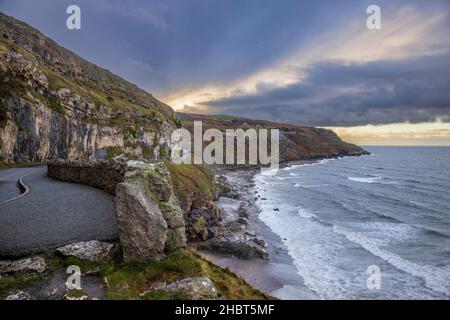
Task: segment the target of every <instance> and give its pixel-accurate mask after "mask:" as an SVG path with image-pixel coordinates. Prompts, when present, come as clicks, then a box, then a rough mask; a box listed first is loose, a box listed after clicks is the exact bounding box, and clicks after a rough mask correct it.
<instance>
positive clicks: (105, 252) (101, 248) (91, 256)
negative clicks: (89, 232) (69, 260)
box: [56, 240, 115, 261]
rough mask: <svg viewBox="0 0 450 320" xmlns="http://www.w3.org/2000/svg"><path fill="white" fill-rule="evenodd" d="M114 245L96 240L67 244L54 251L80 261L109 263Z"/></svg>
mask: <svg viewBox="0 0 450 320" xmlns="http://www.w3.org/2000/svg"><path fill="white" fill-rule="evenodd" d="M114 247H115V246H114V244H113V243H108V242H102V241H97V240H92V241H83V242H77V243H72V244H68V245H66V246H63V247H59V248H57V249H56V252H57V253H58V254H60V255H63V256H67V257H69V256H72V257H75V258H78V259H80V260H88V261H109V260H111V259H112V258H113V255H114V249H115V248H114Z"/></svg>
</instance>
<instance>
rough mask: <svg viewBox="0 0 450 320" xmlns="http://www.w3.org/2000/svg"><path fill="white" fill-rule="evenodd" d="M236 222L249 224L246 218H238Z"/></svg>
mask: <svg viewBox="0 0 450 320" xmlns="http://www.w3.org/2000/svg"><path fill="white" fill-rule="evenodd" d="M238 222H239V223H240V224H243V225H245V226H248V225H249V224H250V222H249V221H248V220H247V219H246V218H239V219H238Z"/></svg>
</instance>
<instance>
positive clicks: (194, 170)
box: [165, 161, 214, 199]
mask: <svg viewBox="0 0 450 320" xmlns="http://www.w3.org/2000/svg"><path fill="white" fill-rule="evenodd" d="M165 164H166V166H167V169H168V170H169V172H170V177H171V179H172V183H173V185H174V187H175V192H176V193H177V195H178V197H179V198H180V199H182V198H185V197H186V196H188V195H189V194H191V193H194V194H200V195H203V196H205V197H211V196H212V190H213V184H214V182H213V181H214V180H213V176H212V174H211V172H210V170H209V169H208V167H206V166H203V165H195V164H173V163H171V162H169V161H166V162H165Z"/></svg>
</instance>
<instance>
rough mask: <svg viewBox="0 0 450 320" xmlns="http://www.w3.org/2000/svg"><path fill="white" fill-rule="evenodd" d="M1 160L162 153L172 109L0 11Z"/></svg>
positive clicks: (171, 123)
mask: <svg viewBox="0 0 450 320" xmlns="http://www.w3.org/2000/svg"><path fill="white" fill-rule="evenodd" d="M0 83H1V87H0V147H1V151H0V162H3V163H6V164H7V163H23V162H33V163H36V162H42V161H44V160H46V159H52V158H73V159H75V158H79V159H93V158H105V157H111V156H114V155H116V154H119V153H127V154H132V155H142V156H144V157H146V158H158V157H161V156H164V155H165V154H167V150H168V148H169V147H170V134H171V132H172V131H173V129H174V128H176V125H177V120H176V118H175V116H174V112H173V110H172V109H171V108H170V107H169V106H167V105H166V104H164V103H162V102H160V101H158V100H157V99H155V98H154V97H153V96H152V95H151V94H149V93H147V92H146V91H144V90H141V89H139V88H138V87H137V86H135V85H133V84H131V83H129V82H127V81H125V80H124V79H122V78H120V77H118V76H116V75H114V74H113V73H111V72H110V71H108V70H105V69H102V68H100V67H98V66H96V65H94V64H92V63H90V62H88V61H86V60H84V59H82V58H80V57H79V56H77V55H76V54H74V53H72V52H71V51H69V50H67V49H65V48H63V47H61V46H59V45H58V44H56V43H55V42H54V41H53V40H51V39H49V38H47V37H45V36H44V35H43V34H41V33H40V32H39V31H37V30H36V29H34V28H32V27H31V26H29V25H27V24H25V23H23V22H20V21H18V20H16V19H14V18H12V17H9V16H6V15H4V14H2V13H0Z"/></svg>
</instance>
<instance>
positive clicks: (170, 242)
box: [48, 158, 186, 262]
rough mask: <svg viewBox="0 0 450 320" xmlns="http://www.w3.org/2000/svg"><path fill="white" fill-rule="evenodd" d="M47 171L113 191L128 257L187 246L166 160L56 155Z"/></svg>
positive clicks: (138, 258)
mask: <svg viewBox="0 0 450 320" xmlns="http://www.w3.org/2000/svg"><path fill="white" fill-rule="evenodd" d="M48 174H49V176H51V177H53V178H56V179H59V180H64V181H69V182H76V183H82V184H88V185H91V186H94V187H97V188H100V189H103V190H105V191H107V192H109V193H111V194H114V195H115V205H116V216H117V229H118V233H119V239H120V243H121V246H122V252H123V258H124V261H125V262H139V261H146V260H153V259H160V258H162V257H164V255H165V253H166V252H167V251H171V250H175V249H178V248H183V247H185V246H186V229H185V219H184V211H183V210H182V209H181V207H180V205H179V203H180V201H179V199H178V197H177V194H176V192H175V190H174V188H173V185H172V182H171V181H172V179H171V177H170V173H169V171H168V169H167V167H166V164H165V163H164V162H153V163H149V162H143V161H133V160H132V161H126V160H125V159H123V158H118V159H116V160H111V161H98V162H94V161H64V160H56V161H50V162H49V163H48ZM71 249H73V248H71ZM65 251H66V250H65ZM72 251H73V250H72ZM75 256H76V255H75Z"/></svg>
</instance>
